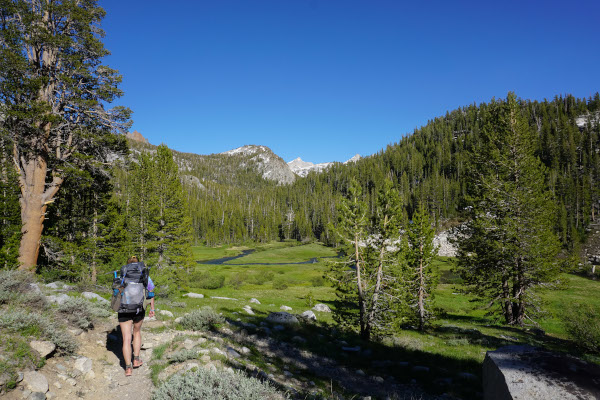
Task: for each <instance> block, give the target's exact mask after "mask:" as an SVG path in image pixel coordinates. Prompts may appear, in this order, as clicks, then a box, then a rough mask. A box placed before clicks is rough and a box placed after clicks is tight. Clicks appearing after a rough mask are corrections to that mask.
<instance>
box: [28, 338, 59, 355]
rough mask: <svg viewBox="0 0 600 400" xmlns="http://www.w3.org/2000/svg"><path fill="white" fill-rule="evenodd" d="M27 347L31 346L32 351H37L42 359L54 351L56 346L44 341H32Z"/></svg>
mask: <svg viewBox="0 0 600 400" xmlns="http://www.w3.org/2000/svg"><path fill="white" fill-rule="evenodd" d="M29 346H31V348H32V349H34V350H35V351H37V352H38V354H39V355H40V357H42V358H46V357H47V356H48V355H50V354H51V353H52V352H53V351H54V350H56V345H55V344H54V343H52V342H48V341H45V340H44V341H41V340H32V341H31V342H29Z"/></svg>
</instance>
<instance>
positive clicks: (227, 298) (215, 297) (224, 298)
mask: <svg viewBox="0 0 600 400" xmlns="http://www.w3.org/2000/svg"><path fill="white" fill-rule="evenodd" d="M210 298H211V299H217V300H235V301H237V299H233V298H231V297H221V296H210Z"/></svg>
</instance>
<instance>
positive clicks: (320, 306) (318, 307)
mask: <svg viewBox="0 0 600 400" xmlns="http://www.w3.org/2000/svg"><path fill="white" fill-rule="evenodd" d="M312 309H313V310H314V311H320V312H331V308H329V307H328V306H327V304H322V303H319V304H315V306H314V307H313V308H312Z"/></svg>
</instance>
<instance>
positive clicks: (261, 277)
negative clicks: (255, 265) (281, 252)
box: [249, 270, 275, 285]
mask: <svg viewBox="0 0 600 400" xmlns="http://www.w3.org/2000/svg"><path fill="white" fill-rule="evenodd" d="M274 276H275V274H274V273H273V272H271V271H265V270H263V271H260V272H258V273H256V274H252V275H250V278H249V280H250V283H253V284H255V285H264V284H265V283H267V282H269V281H272V280H273V277H274Z"/></svg>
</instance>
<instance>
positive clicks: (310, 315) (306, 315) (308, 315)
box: [300, 310, 317, 321]
mask: <svg viewBox="0 0 600 400" xmlns="http://www.w3.org/2000/svg"><path fill="white" fill-rule="evenodd" d="M300 316H301V317H302V318H304V319H311V320H313V321H316V320H317V316H316V315H315V313H314V312H312V311H310V310H308V311H304V312H303V313H302V314H300Z"/></svg>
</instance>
